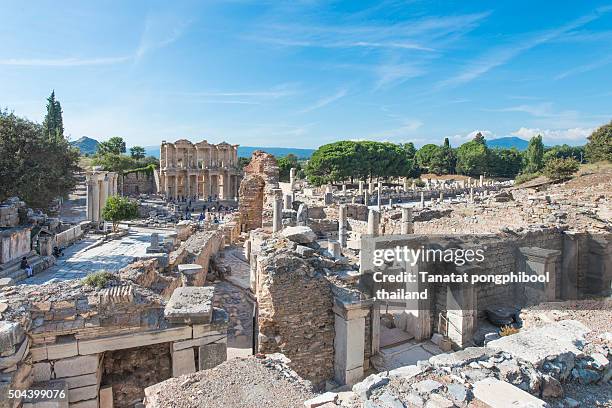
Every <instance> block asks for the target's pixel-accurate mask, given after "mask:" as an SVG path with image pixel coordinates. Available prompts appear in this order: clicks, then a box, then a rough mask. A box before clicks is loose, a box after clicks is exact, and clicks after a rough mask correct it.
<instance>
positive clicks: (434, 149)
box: [416, 143, 441, 172]
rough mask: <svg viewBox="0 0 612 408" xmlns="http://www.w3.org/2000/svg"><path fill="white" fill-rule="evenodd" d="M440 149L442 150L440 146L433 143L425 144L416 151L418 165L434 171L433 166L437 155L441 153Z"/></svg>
mask: <svg viewBox="0 0 612 408" xmlns="http://www.w3.org/2000/svg"><path fill="white" fill-rule="evenodd" d="M439 150H441V149H440V147H439V146H437V145H435V144H433V143H430V144H426V145H423V146H422V147H421V148H420V149H419V150H418V151H417V152H416V160H417V163H418V165H419V166H421V167H424V168H426V169H429V171H432V172H433V170H431V167H433V164H434V160H435V159H436V157H437V156H439V155H440V154H439Z"/></svg>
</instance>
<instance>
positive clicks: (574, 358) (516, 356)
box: [305, 320, 612, 408]
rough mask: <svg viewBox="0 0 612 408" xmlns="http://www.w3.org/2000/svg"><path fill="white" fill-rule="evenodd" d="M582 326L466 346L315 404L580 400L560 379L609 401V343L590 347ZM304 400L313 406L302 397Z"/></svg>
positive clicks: (377, 406)
mask: <svg viewBox="0 0 612 408" xmlns="http://www.w3.org/2000/svg"><path fill="white" fill-rule="evenodd" d="M588 332H589V329H588V328H587V327H586V326H584V325H583V324H581V323H580V322H577V321H573V320H564V321H560V322H557V323H552V324H548V325H545V326H542V327H539V328H535V329H530V330H525V331H522V332H520V333H518V334H514V335H510V336H506V337H502V338H501V339H499V340H494V341H492V342H489V343H488V344H487V346H486V347H468V348H466V349H464V350H460V351H457V352H454V353H450V354H440V355H437V356H433V357H431V358H430V359H429V360H428V361H419V362H418V363H417V364H416V365H411V366H405V367H400V368H397V369H395V370H392V371H387V372H381V373H378V374H372V375H370V376H368V377H367V378H365V379H364V380H363V381H362V382H360V383H357V384H355V385H354V386H353V387H352V390H351V391H347V392H339V393H327V394H328V395H327V398H328V400H329V401H328V402H327V405H320V406H324V407H326V408H328V407H334V406H342V407H355V408H356V407H362V406H365V407H369V408H388V407H398V408H399V407H404V406H409V407H413V406H416V407H423V406H424V407H448V408H451V407H468V406H481V405H472V404H476V403H477V402H481V403H486V404H491V405H492V406H502V405H495V402H496V401H497V398H500V397H503V400H504V401H505V403H506V404H508V405H503V406H510V405H511V404H515V405H512V406H533V407H549V406H559V407H577V406H585V405H579V403H578V402H576V401H575V400H574V399H573V398H572V397H571V396H570V395H566V394H565V391H564V386H565V385H566V384H567V385H570V384H580V385H583V386H586V385H598V386H600V390H601V393H602V395H601V396H600V397H602V398H603V401H604V402H605V401H609V398H610V397H612V395H611V394H612V388H611V387H610V379H611V378H612V366H611V365H610V362H609V361H610V359H611V358H612V342H610V341H609V340H608V342H607V344H605V345H597V346H595V347H590V346H589V343H587V342H586V341H585V336H586V334H587V333H588ZM324 395H325V394H324ZM606 395H607V397H606ZM529 404H531V405H529ZM305 405H306V406H307V407H314V406H317V405H312V404H310V405H309V403H308V401H307V402H306V403H305ZM486 406H488V405H486Z"/></svg>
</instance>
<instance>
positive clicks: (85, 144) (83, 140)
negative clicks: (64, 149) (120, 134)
mask: <svg viewBox="0 0 612 408" xmlns="http://www.w3.org/2000/svg"><path fill="white" fill-rule="evenodd" d="M70 144H71V145H72V146H74V147H76V148H78V149H79V150H80V151H81V154H94V153H95V152H96V150H98V144H99V143H98V141H97V140H96V139H92V138H90V137H87V136H81V137H80V138H78V139H77V140H75V141H73V142H70Z"/></svg>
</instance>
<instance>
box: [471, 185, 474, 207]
mask: <svg viewBox="0 0 612 408" xmlns="http://www.w3.org/2000/svg"><path fill="white" fill-rule="evenodd" d="M473 202H474V187H470V203H473Z"/></svg>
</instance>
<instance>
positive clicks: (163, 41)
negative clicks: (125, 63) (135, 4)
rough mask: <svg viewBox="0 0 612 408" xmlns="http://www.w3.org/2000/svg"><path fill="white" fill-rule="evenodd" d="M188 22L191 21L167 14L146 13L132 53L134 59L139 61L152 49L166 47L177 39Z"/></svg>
mask: <svg viewBox="0 0 612 408" xmlns="http://www.w3.org/2000/svg"><path fill="white" fill-rule="evenodd" d="M171 20H174V21H171ZM190 24H191V21H185V20H177V19H172V18H171V16H168V15H163V16H155V15H152V14H148V15H147V18H146V20H145V25H144V29H143V31H142V34H141V36H140V43H139V44H138V48H136V51H135V53H134V59H135V61H139V60H140V59H141V58H142V57H144V56H145V55H146V54H147V53H149V52H151V51H153V50H156V49H160V48H163V47H166V46H168V45H170V44H172V43H174V42H175V41H177V40H178V39H179V38H180V37H181V35H183V32H184V31H185V29H186V28H187V27H188V26H189V25H190Z"/></svg>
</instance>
